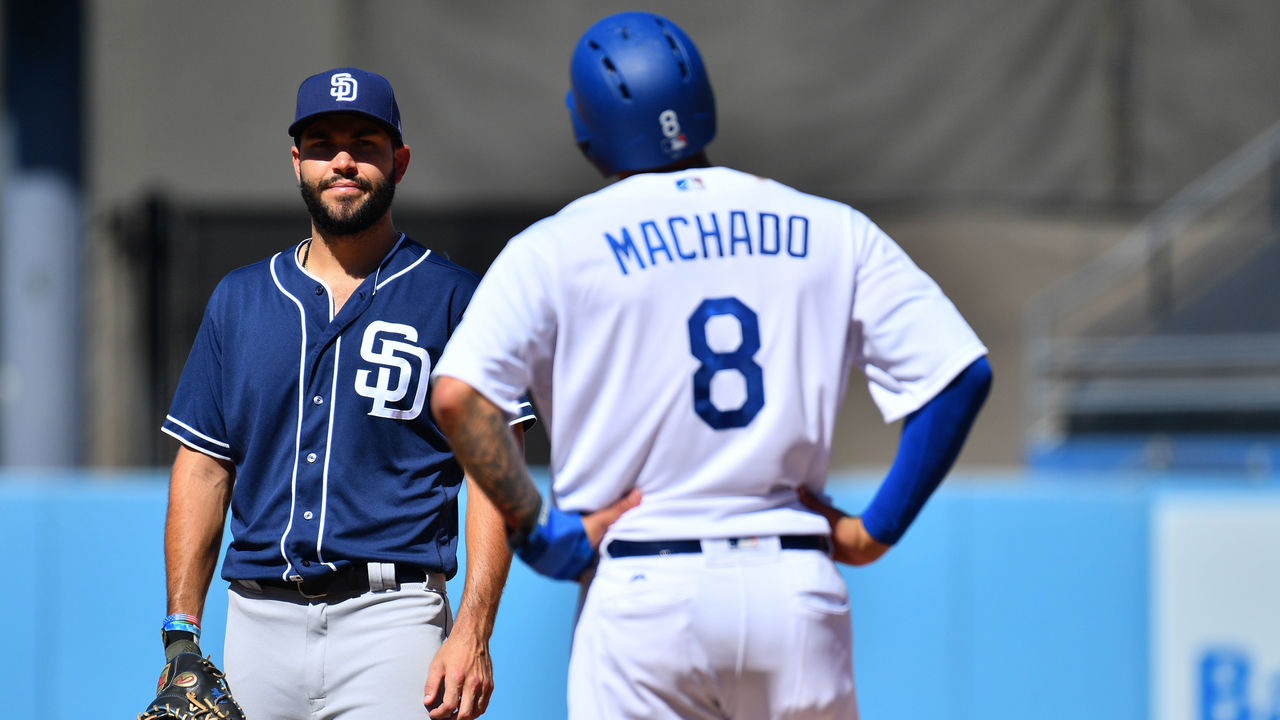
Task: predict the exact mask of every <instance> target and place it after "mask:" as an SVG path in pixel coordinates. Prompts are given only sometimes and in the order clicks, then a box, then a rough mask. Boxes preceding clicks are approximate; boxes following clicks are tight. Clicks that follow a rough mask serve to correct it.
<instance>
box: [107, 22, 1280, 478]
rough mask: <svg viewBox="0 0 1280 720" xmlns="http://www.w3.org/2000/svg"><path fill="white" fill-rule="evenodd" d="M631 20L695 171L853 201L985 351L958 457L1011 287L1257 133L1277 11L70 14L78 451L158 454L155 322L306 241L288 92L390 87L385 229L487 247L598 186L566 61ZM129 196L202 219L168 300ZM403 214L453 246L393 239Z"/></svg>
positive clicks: (861, 448)
mask: <svg viewBox="0 0 1280 720" xmlns="http://www.w3.org/2000/svg"><path fill="white" fill-rule="evenodd" d="M634 8H641V9H649V10H653V11H656V12H660V13H663V14H666V15H668V16H670V17H672V18H673V19H675V20H676V21H678V22H679V23H680V24H681V25H682V26H683V27H685V29H686V30H688V31H689V32H690V34H691V35H692V36H693V37H694V38H695V39H696V41H697V42H698V43H699V45H700V47H701V48H702V51H703V54H704V56H705V60H706V62H707V65H708V68H709V72H710V74H711V77H712V80H713V83H714V85H715V88H716V93H717V97H718V103H719V108H720V118H721V122H720V133H719V136H718V138H717V139H716V141H715V142H714V143H713V144H712V146H711V147H710V153H711V158H712V160H713V161H714V162H718V163H724V164H729V165H734V166H736V167H739V168H742V169H744V170H748V171H752V172H756V173H758V174H761V175H768V176H772V177H775V178H777V179H779V180H781V181H783V182H787V183H789V184H792V185H795V186H797V187H799V188H800V189H803V190H807V191H810V192H815V193H819V194H824V195H828V196H831V197H835V198H837V199H840V200H844V201H846V202H850V203H852V204H853V205H855V206H856V207H858V208H860V209H863V210H864V211H867V212H868V213H869V214H871V216H872V218H873V219H875V220H876V221H877V222H879V223H880V224H882V225H883V226H884V227H885V228H886V230H888V231H889V232H890V234H891V235H892V236H893V237H894V238H895V239H897V240H898V241H899V243H901V244H902V245H903V246H904V247H906V248H907V250H908V252H910V253H911V255H912V257H913V258H915V259H916V261H917V262H918V263H919V264H920V265H921V266H922V267H924V268H925V270H926V271H928V272H929V273H930V274H932V275H934V277H935V278H937V279H938V280H939V282H940V283H941V284H942V285H943V287H944V288H945V289H946V290H947V292H948V294H949V295H951V296H952V297H953V299H955V300H956V302H957V305H959V306H960V307H961V309H962V311H963V312H964V313H965V314H966V316H967V317H968V318H969V319H970V321H971V323H972V324H973V325H974V326H975V328H976V329H977V330H978V331H979V333H980V335H981V336H982V337H983V339H984V340H985V341H987V343H988V345H989V346H990V347H991V350H992V361H993V364H994V365H995V367H996V376H997V381H996V386H995V388H994V390H993V393H992V396H991V399H990V400H989V402H988V407H987V409H986V411H984V417H983V419H982V421H981V422H980V423H979V425H978V427H977V428H975V431H974V433H975V435H974V438H973V441H972V442H971V443H970V444H969V446H968V447H967V448H966V451H965V455H963V456H962V457H961V463H962V465H963V464H964V463H966V462H978V463H980V464H983V465H992V464H995V465H1010V464H1017V463H1019V462H1020V461H1021V453H1022V448H1021V433H1022V425H1021V423H1022V421H1023V418H1022V417H1021V415H1020V413H1021V409H1020V408H1021V403H1022V400H1021V397H1020V388H1021V386H1020V380H1019V375H1020V372H1021V366H1022V354H1021V353H1022V342H1023V340H1022V335H1021V326H1020V322H1021V320H1020V313H1021V311H1022V307H1023V305H1024V303H1025V301H1026V300H1027V298H1028V297H1030V296H1031V295H1032V294H1033V293H1035V292H1037V291H1038V290H1041V289H1043V288H1044V287H1045V286H1047V285H1049V284H1050V283H1052V282H1053V281H1054V280H1056V279H1058V278H1060V277H1062V276H1063V275H1064V274H1066V273H1068V272H1070V271H1071V270H1073V269H1074V268H1076V267H1079V266H1080V265H1081V264H1082V263H1084V262H1086V261H1088V260H1089V259H1091V258H1092V257H1094V256H1096V255H1097V254H1098V253H1099V252H1101V251H1102V250H1103V249H1105V248H1107V247H1108V246H1110V245H1111V244H1112V243H1114V242H1115V241H1116V240H1118V239H1119V238H1120V237H1123V235H1124V234H1125V233H1126V232H1127V231H1128V230H1129V229H1130V228H1131V227H1132V226H1133V223H1135V222H1137V221H1138V220H1139V219H1141V217H1142V216H1143V215H1144V214H1145V213H1146V212H1147V211H1149V210H1150V209H1151V208H1153V207H1154V206H1155V205H1157V204H1158V203H1159V202H1160V201H1162V200H1164V199H1166V198H1168V197H1169V196H1171V195H1172V194H1174V193H1175V192H1177V191H1178V190H1179V189H1181V188H1182V187H1184V186H1185V185H1186V184H1187V183H1189V182H1191V181H1192V180H1194V179H1195V178H1197V177H1199V176H1200V175H1201V174H1202V173H1204V172H1205V171H1206V170H1207V169H1208V168H1210V167H1211V166H1213V165H1214V164H1215V163H1217V162H1218V161H1219V160H1221V159H1222V158H1223V157H1225V156H1226V155H1228V154H1229V153H1231V152H1232V151H1233V150H1235V149H1236V148H1238V147H1240V146H1241V145H1243V144H1245V143H1246V142H1247V141H1248V140H1250V139H1251V138H1253V137H1254V136H1255V135H1257V134H1258V133H1259V132H1261V131H1262V130H1263V129H1265V128H1266V127H1268V126H1270V125H1271V124H1272V123H1274V122H1276V121H1277V120H1280V82H1277V80H1276V78H1280V43H1277V41H1276V39H1275V34H1276V32H1275V31H1276V30H1277V29H1278V28H1280V3H1277V2H1275V0H1235V1H1232V2H1222V1H1219V0H1213V1H1210V0H964V1H962V2H953V3H940V2H932V1H929V2H924V1H921V0H866V1H863V2H832V1H827V0H824V1H821V2H820V1H817V0H794V1H791V2H766V1H765V0H743V1H741V2H721V1H702V2H672V1H663V2H641V3H636V4H634V5H633V4H624V3H621V2H616V1H614V0H609V1H607V2H585V1H570V0H553V1H548V2H536V3H535V2H517V1H515V0H494V1H490V2H475V3H455V2H443V1H439V0H433V1H426V2H390V1H388V0H370V1H367V2H359V3H354V2H340V1H339V0H319V1H315V2H306V3H295V2H283V1H282V0H266V1H264V2H255V3H247V2H235V3H230V4H226V3H224V4H190V3H162V2H155V1H143V0H112V1H111V2H107V1H105V0H93V1H90V2H88V3H87V6H86V15H87V21H88V24H89V25H88V28H87V30H86V37H87V38H88V40H87V42H88V44H89V47H88V49H87V51H86V58H87V61H86V63H87V68H86V73H87V76H88V77H87V80H86V85H87V88H88V94H89V98H88V100H87V115H88V119H87V122H86V127H87V132H88V134H89V137H88V138H87V143H86V145H87V153H88V158H87V168H88V170H87V183H86V194H87V196H86V198H85V200H86V203H87V208H88V212H87V214H86V217H87V222H86V225H87V238H86V240H87V243H86V251H87V252H86V257H87V260H88V263H87V267H88V273H89V277H88V279H87V282H88V285H89V287H88V290H87V297H88V298H89V300H88V303H87V306H88V307H87V310H86V317H85V319H84V322H83V325H84V326H85V328H86V329H85V333H86V338H87V339H86V343H87V348H88V350H87V352H88V353H89V355H88V357H92V358H93V362H92V363H87V364H86V374H87V382H86V386H87V388H88V392H87V405H88V408H89V409H88V413H87V414H86V416H85V417H86V418H87V419H86V424H87V425H89V429H88V430H87V432H86V433H85V435H86V445H87V449H86V452H85V456H86V457H87V458H89V460H90V461H91V462H94V463H102V464H109V465H121V464H123V465H131V464H135V465H136V464H139V463H143V464H146V463H151V462H156V461H157V458H158V457H159V458H160V459H161V460H163V459H164V458H163V454H171V452H172V449H171V448H167V446H166V447H165V448H162V451H163V453H162V455H161V456H157V455H156V454H155V446H156V443H157V442H159V441H158V440H157V439H156V427H158V425H159V422H160V416H158V415H157V410H156V409H155V405H157V404H163V403H164V402H165V401H167V398H163V397H160V396H163V395H165V394H166V393H167V392H168V390H167V388H166V386H165V383H168V382H172V377H165V378H160V379H158V376H159V375H161V374H167V373H173V372H176V370H175V369H174V368H172V367H165V368H161V370H162V371H163V372H161V371H157V370H155V369H154V368H149V366H148V364H147V358H146V354H145V353H146V352H147V351H146V348H147V347H148V342H151V340H148V338H147V331H148V330H147V329H148V327H152V328H153V329H154V327H156V326H157V322H158V321H157V320H156V317H155V316H156V314H165V313H168V314H170V317H168V318H167V319H165V318H161V320H162V321H163V322H168V323H169V327H170V328H171V331H170V332H169V334H168V335H166V336H165V337H164V338H162V340H163V341H164V342H166V343H167V344H168V349H167V350H166V352H168V353H170V355H174V356H178V360H177V362H178V363H180V360H181V357H185V348H186V345H187V343H189V341H190V336H191V335H192V334H194V331H195V328H194V326H193V325H192V323H193V322H194V320H185V319H184V318H187V317H189V316H190V314H191V310H190V308H192V307H195V308H196V311H195V312H197V313H198V308H199V307H202V306H203V303H204V300H205V298H206V297H207V293H208V291H209V289H211V287H212V284H211V283H212V279H216V276H217V275H220V274H221V273H222V272H225V271H226V270H228V269H230V267H232V266H234V265H238V264H242V263H244V262H248V261H249V260H251V259H256V258H257V257H261V256H264V255H266V254H269V253H271V252H274V251H275V250H278V249H280V248H281V247H284V246H286V245H287V244H290V243H292V242H296V241H297V240H300V239H301V238H302V237H304V236H305V234H306V232H307V225H306V216H305V214H304V212H303V209H302V205H301V203H300V202H299V200H298V198H297V191H296V187H295V182H294V178H293V174H292V169H291V167H290V163H289V154H288V153H289V138H288V137H287V135H286V133H285V128H286V127H287V125H288V124H289V122H290V121H291V119H292V114H293V103H294V95H295V92H296V89H297V85H298V83H299V82H300V81H301V79H302V78H304V77H306V76H307V75H309V74H312V73H314V72H318V71H320V70H323V69H328V68H330V67H336V66H340V65H345V64H355V65H360V66H363V67H366V68H369V69H373V70H376V71H379V72H381V73H383V74H385V75H387V76H388V77H389V78H390V79H391V80H392V82H393V84H394V86H395V88H396V91H397V93H398V97H399V100H400V105H401V108H402V111H403V117H404V129H405V138H406V141H407V142H408V143H409V145H410V146H411V148H412V150H413V159H412V162H411V166H410V168H409V172H408V175H407V176H406V178H405V181H404V182H403V183H402V184H401V185H400V187H399V189H398V191H397V193H398V200H397V203H398V204H397V207H398V208H399V212H398V214H397V218H399V219H400V220H401V223H402V224H406V227H405V228H404V229H406V230H408V231H409V232H410V233H411V234H414V235H415V237H417V238H418V239H419V240H422V241H423V242H425V243H426V244H428V245H429V246H435V247H437V248H439V249H445V250H447V251H449V252H451V253H452V254H453V256H454V257H458V255H459V252H466V251H467V249H468V248H480V249H481V250H480V251H479V252H478V253H477V256H478V257H481V258H483V257H485V256H486V253H492V252H496V248H498V247H500V246H501V243H502V242H503V241H504V239H505V237H506V234H507V233H509V232H513V231H515V230H517V229H518V228H519V225H518V224H517V225H514V227H513V226H512V223H513V222H514V221H513V220H511V218H512V217H513V213H514V217H516V218H528V219H536V217H538V216H540V215H541V214H545V213H550V212H554V211H555V210H556V209H557V208H558V207H559V206H560V205H562V204H563V203H565V202H567V201H568V200H570V199H572V198H573V197H575V196H577V195H580V194H582V193H585V192H589V191H591V190H593V189H595V188H598V187H599V186H600V185H601V183H602V181H601V179H600V178H599V177H597V176H596V175H595V173H594V171H593V170H592V169H591V167H590V166H589V165H588V164H587V163H586V162H584V161H583V160H582V159H581V158H580V157H579V156H578V153H577V151H576V149H575V148H574V147H573V144H572V135H571V132H570V128H569V123H568V120H567V116H566V112H565V109H564V94H565V91H566V89H567V65H568V58H569V55H570V52H571V48H572V44H573V42H574V41H575V40H576V39H577V37H578V36H579V34H580V33H581V32H582V30H584V29H585V28H586V27H587V26H588V25H590V24H591V23H592V22H594V21H595V20H596V19H598V18H599V17H602V16H603V15H605V14H608V13H610V12H614V11H618V10H623V9H634ZM149 197H159V198H161V199H163V200H165V202H167V203H168V207H170V208H171V209H172V210H173V212H174V214H175V215H177V216H182V217H187V216H189V215H190V214H191V213H189V212H185V209H188V208H192V207H194V208H197V209H198V210H199V214H200V216H201V217H204V218H212V219H216V220H218V221H219V224H218V226H217V229H216V232H215V231H214V230H212V229H210V228H209V227H208V226H207V225H205V226H201V227H203V228H204V229H203V230H201V227H194V226H192V227H189V228H187V229H185V230H181V231H175V233H174V236H173V237H172V238H171V239H170V242H171V245H170V246H169V247H168V248H167V249H166V250H165V253H167V255H166V257H165V258H161V259H162V260H164V261H165V262H170V261H174V262H178V263H179V264H178V265H177V266H176V267H173V268H169V269H168V270H162V271H161V276H160V277H159V279H158V281H157V282H159V283H160V284H162V285H164V286H165V287H167V288H168V290H167V291H166V292H168V293H169V295H167V296H162V298H167V299H161V300H156V298H154V297H152V298H148V296H147V295H146V293H145V292H144V288H145V287H146V286H147V283H148V282H149V281H148V280H147V279H146V278H145V276H144V275H143V274H141V271H140V268H141V267H142V265H140V263H146V262H148V261H151V260H155V259H156V254H155V251H154V250H152V249H148V248H146V247H142V249H139V246H137V245H136V244H134V245H131V244H130V242H129V241H122V240H121V237H120V227H121V223H120V218H121V217H122V215H127V214H128V213H130V212H136V211H137V210H138V208H139V207H140V206H143V205H144V201H145V200H146V198H149ZM184 213H185V214H184ZM423 214H426V215H430V216H432V217H436V218H439V217H441V216H446V219H448V220H449V227H451V228H454V229H455V230H456V232H455V233H454V235H455V236H456V237H453V238H452V240H449V238H444V237H442V236H441V234H440V233H441V226H440V224H439V223H436V224H416V222H415V221H414V218H415V216H421V215H423ZM459 214H463V215H465V217H459ZM267 216H269V217H270V218H271V219H270V221H267V220H266V219H265V218H266V217H267ZM502 217H507V222H506V224H504V223H501V222H498V223H492V226H491V227H487V228H486V227H485V226H484V224H483V223H484V222H486V221H490V220H493V219H494V218H502ZM255 218H257V219H255ZM188 225H189V223H188ZM282 225H283V226H284V229H281V226H282ZM446 240H449V242H446ZM450 242H452V244H450ZM224 250H225V253H224V252H223V251H224ZM488 256H489V257H491V254H490V255H488ZM183 262H185V263H186V265H185V266H184V265H183V264H182V263H183ZM191 266H195V267H196V268H197V269H199V270H202V271H203V272H204V273H207V274H209V275H211V276H214V277H213V278H212V279H210V278H206V277H204V276H203V275H199V276H196V275H191V274H184V273H183V272H181V271H180V269H181V268H183V267H191ZM473 269H477V270H482V269H483V268H482V267H474V268H473ZM153 279H154V278H153ZM163 322H160V323H159V324H161V325H162V324H163ZM149 323H150V325H149ZM153 334H154V333H153ZM152 339H154V338H152ZM169 364H170V365H172V364H174V363H173V362H170V363H169ZM157 382H159V383H160V386H159V388H158V389H157V388H156V383H157ZM148 392H150V393H151V394H152V395H154V396H156V397H157V398H158V399H155V400H153V401H151V403H152V406H150V407H143V406H141V405H145V403H141V401H140V398H144V397H146V396H147V393H148ZM865 394H866V393H865V391H864V390H862V389H861V388H860V387H859V383H856V382H855V383H852V384H851V390H850V393H849V395H850V403H849V408H850V409H847V410H846V411H845V413H843V414H842V416H841V417H842V420H841V422H842V425H844V426H847V427H848V428H849V429H850V430H849V431H848V432H845V431H843V430H842V429H841V428H837V432H838V435H839V438H838V440H837V443H836V445H837V447H836V453H835V463H836V465H837V466H839V465H843V464H850V463H883V462H888V460H889V459H890V458H891V457H892V452H893V448H894V446H895V436H896V431H895V430H894V429H892V428H885V427H883V426H881V424H880V422H879V419H878V416H877V414H876V413H875V412H874V410H873V409H871V408H870V404H869V402H867V401H866V400H865ZM140 403H141V405H140ZM161 415H162V411H161ZM140 438H146V439H147V442H140V440H139V439H140ZM148 448H150V449H148Z"/></svg>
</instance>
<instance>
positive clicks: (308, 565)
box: [295, 560, 311, 582]
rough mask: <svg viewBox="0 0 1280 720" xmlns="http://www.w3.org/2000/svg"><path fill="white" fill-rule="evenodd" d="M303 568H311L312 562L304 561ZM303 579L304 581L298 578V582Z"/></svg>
mask: <svg viewBox="0 0 1280 720" xmlns="http://www.w3.org/2000/svg"><path fill="white" fill-rule="evenodd" d="M302 567H311V561H310V560H303V561H302ZM301 579H302V578H301V577H299V578H298V580H301ZM295 582H297V581H295Z"/></svg>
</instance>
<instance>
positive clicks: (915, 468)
mask: <svg viewBox="0 0 1280 720" xmlns="http://www.w3.org/2000/svg"><path fill="white" fill-rule="evenodd" d="M990 388H991V365H990V364H989V363H988V362H987V359H986V358H985V357H981V358H978V359H977V360H975V361H974V362H972V363H971V364H970V365H969V367H967V368H965V369H964V370H963V371H962V372H961V373H960V374H959V375H957V376H956V377H955V379H954V380H952V381H951V383H950V384H949V385H947V387H946V388H944V389H943V390H942V392H940V393H938V394H937V395H936V396H935V397H934V398H933V399H932V400H930V401H929V402H927V403H926V404H925V405H924V406H923V407H921V408H920V409H919V410H917V411H915V412H913V413H911V414H910V415H908V416H907V418H906V420H905V421H904V422H903V426H902V438H901V439H900V440H899V442H898V454H897V456H896V457H895V458H894V460H893V465H892V466H891V467H890V468H889V473H888V475H887V476H886V477H885V479H884V482H882V483H881V484H880V489H879V490H877V491H876V495H875V497H874V498H872V500H871V504H870V505H869V506H868V507H867V509H866V511H865V512H864V513H863V514H862V523H863V525H864V526H865V527H866V529H867V532H868V533H870V534H871V537H873V538H875V539H876V540H878V541H879V542H881V543H884V544H886V545H893V544H894V543H896V542H898V540H899V539H900V538H901V537H902V535H903V533H905V532H906V531H907V528H908V527H909V526H910V525H911V522H912V521H913V520H915V517H916V515H917V514H918V513H919V512H920V509H921V508H922V507H924V504H925V501H926V500H928V499H929V496H930V495H932V494H933V491H934V490H935V489H937V487H938V484H939V483H941V482H942V479H943V478H944V477H946V475H947V472H949V471H950V470H951V465H952V464H953V463H954V462H955V460H956V456H958V455H959V454H960V448H961V447H963V446H964V441H965V437H966V436H967V435H968V434H969V428H970V427H971V426H972V425H973V420H974V418H975V417H977V415H978V410H979V409H981V408H982V403H983V401H985V400H986V398H987V391H988V390H989V389H990Z"/></svg>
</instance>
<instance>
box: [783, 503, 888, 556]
mask: <svg viewBox="0 0 1280 720" xmlns="http://www.w3.org/2000/svg"><path fill="white" fill-rule="evenodd" d="M796 493H797V494H798V495H799V496H800V502H801V503H803V504H804V506H805V507H807V508H809V509H810V510H813V511H814V512H816V513H818V514H819V515H822V516H823V517H825V518H826V519H827V523H828V524H830V525H831V544H832V545H833V546H834V549H833V551H832V553H831V556H832V559H834V560H835V561H836V562H842V563H847V564H849V565H867V564H870V563H873V562H875V561H876V560H879V559H880V556H881V555H884V554H885V553H886V552H888V551H889V548H890V547H892V546H891V545H885V544H884V543H882V542H880V541H878V540H876V539H875V538H873V537H871V533H869V532H867V528H866V526H864V525H863V524H862V518H860V517H858V516H857V515H849V514H846V513H845V512H843V511H841V510H840V509H838V508H836V507H835V506H833V505H831V504H830V503H828V502H826V501H825V500H823V499H821V498H819V497H817V496H816V495H814V494H813V493H811V492H809V490H808V489H807V488H803V487H802V488H799V489H797V490H796Z"/></svg>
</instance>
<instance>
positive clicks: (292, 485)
mask: <svg viewBox="0 0 1280 720" xmlns="http://www.w3.org/2000/svg"><path fill="white" fill-rule="evenodd" d="M279 258H280V253H276V255H275V257H272V258H271V280H272V282H274V283H275V284H276V288H277V289H278V290H279V291H280V292H281V294H283V295H284V296H285V297H287V298H289V299H290V300H292V301H293V304H294V305H295V306H297V308H298V321H299V322H298V325H299V328H300V329H301V331H302V347H301V348H299V353H298V426H297V428H296V429H295V431H294V438H293V477H292V478H290V480H289V522H288V523H286V524H285V528H284V534H282V535H281V536H280V558H281V559H282V560H284V572H283V573H282V574H281V575H280V579H281V580H288V579H289V576H290V575H291V574H292V571H293V563H291V562H289V553H288V550H287V549H286V548H285V541H286V540H287V539H288V537H289V532H290V531H291V530H293V513H294V510H295V509H296V508H297V505H298V454H299V453H301V452H302V408H303V404H302V402H303V397H302V396H303V392H302V390H303V387H302V384H303V380H304V378H305V377H306V369H307V313H306V310H305V309H304V308H303V307H302V301H300V300H298V298H297V297H295V296H294V295H292V294H291V293H290V292H289V291H288V290H285V288H284V285H283V284H281V282H280V276H279V274H277V272H276V261H277V260H279ZM308 274H310V273H308ZM330 297H332V296H330ZM331 302H332V301H331ZM331 314H332V313H331Z"/></svg>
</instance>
